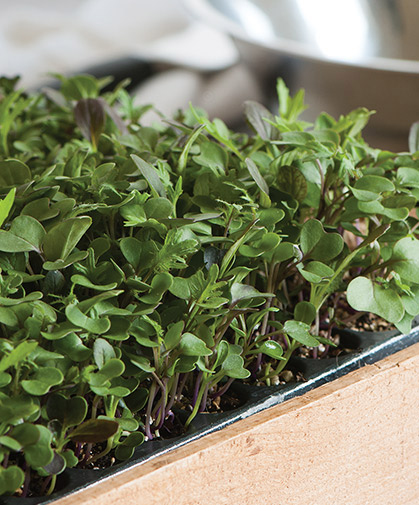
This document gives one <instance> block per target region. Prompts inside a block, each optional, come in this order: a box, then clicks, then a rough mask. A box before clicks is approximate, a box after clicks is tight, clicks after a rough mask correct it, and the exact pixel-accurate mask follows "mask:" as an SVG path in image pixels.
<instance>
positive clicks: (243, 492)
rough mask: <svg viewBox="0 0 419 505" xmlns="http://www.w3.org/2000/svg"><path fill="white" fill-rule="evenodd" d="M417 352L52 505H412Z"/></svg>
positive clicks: (417, 433) (416, 498)
mask: <svg viewBox="0 0 419 505" xmlns="http://www.w3.org/2000/svg"><path fill="white" fill-rule="evenodd" d="M418 384H419V344H416V345H414V346H412V347H410V348H408V349H406V350H404V351H401V352H399V353H397V354H395V355H393V356H391V357H390V358H387V359H385V360H383V361H380V362H379V363H377V364H375V365H369V366H366V367H364V368H361V369H359V370H356V371H355V372H352V373H350V374H348V375H346V376H345V377H342V378H341V379H338V380H336V381H334V382H333V383H331V384H326V385H324V386H321V387H320V388H318V389H316V390H314V391H312V392H310V393H307V394H305V395H304V396H302V397H300V398H296V399H293V400H290V401H288V402H286V403H283V404H281V405H278V406H275V407H272V408H270V409H268V410H266V411H263V412H261V413H259V414H256V415H254V416H251V417H250V418H247V419H245V420H242V421H239V422H238V423H235V424H233V425H231V426H229V427H228V428H226V429H224V430H221V431H220V432H218V433H213V434H211V435H208V436H206V437H204V438H203V439H201V440H197V441H195V442H192V443H191V444H189V445H187V446H185V447H182V448H180V449H177V450H175V451H173V452H171V453H169V454H167V455H165V456H160V457H157V458H156V459H154V460H152V461H150V462H148V463H145V464H143V465H141V466H139V467H138V468H132V469H130V470H128V471H126V472H125V473H124V474H122V475H120V476H118V477H114V478H110V479H108V480H106V481H103V482H101V483H99V484H97V485H94V486H92V487H90V488H88V489H87V490H85V491H83V492H80V493H76V494H74V495H72V496H70V497H67V498H64V499H61V500H60V501H58V502H57V505H84V504H86V505H87V504H88V505H108V504H109V505H110V504H113V505H115V504H121V505H122V504H123V505H142V504H144V505H201V504H202V505H224V504H228V505H236V504H237V505H238V504H240V505H258V504H262V505H354V504H357V505H358V504H359V505H418V504H419V477H418V476H419V387H418Z"/></svg>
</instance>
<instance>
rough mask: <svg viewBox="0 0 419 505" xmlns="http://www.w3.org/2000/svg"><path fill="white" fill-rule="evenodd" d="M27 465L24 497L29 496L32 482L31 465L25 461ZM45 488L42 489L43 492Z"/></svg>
mask: <svg viewBox="0 0 419 505" xmlns="http://www.w3.org/2000/svg"><path fill="white" fill-rule="evenodd" d="M24 466H25V480H24V482H23V490H22V495H21V496H22V498H26V497H27V496H28V492H29V485H30V483H31V467H30V466H27V465H26V463H24ZM43 491H44V489H42V494H44V493H43Z"/></svg>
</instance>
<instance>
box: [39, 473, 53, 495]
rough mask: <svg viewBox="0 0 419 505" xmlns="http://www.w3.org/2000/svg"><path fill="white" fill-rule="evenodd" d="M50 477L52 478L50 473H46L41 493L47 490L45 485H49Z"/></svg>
mask: <svg viewBox="0 0 419 505" xmlns="http://www.w3.org/2000/svg"><path fill="white" fill-rule="evenodd" d="M51 479H52V475H48V477H47V478H46V479H45V480H44V483H43V484H42V488H41V495H44V494H45V491H46V490H47V487H48V486H49V483H50V482H51Z"/></svg>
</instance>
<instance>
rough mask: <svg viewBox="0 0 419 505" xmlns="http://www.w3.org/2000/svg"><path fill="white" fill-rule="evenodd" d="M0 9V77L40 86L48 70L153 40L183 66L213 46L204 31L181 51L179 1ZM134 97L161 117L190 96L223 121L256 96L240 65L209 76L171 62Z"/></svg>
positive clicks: (183, 17) (58, 2)
mask: <svg viewBox="0 0 419 505" xmlns="http://www.w3.org/2000/svg"><path fill="white" fill-rule="evenodd" d="M0 9H1V12H2V15H1V16H0V75H8V76H13V75H17V74H18V75H20V76H21V85H22V86H23V87H29V88H30V87H32V88H33V87H37V86H39V85H41V84H42V83H43V82H45V81H46V80H47V78H46V76H47V73H48V72H58V73H74V72H77V71H78V70H81V69H84V68H86V67H88V66H89V65H95V64H97V63H102V62H106V61H107V60H112V59H115V58H116V57H118V56H121V57H123V56H125V55H131V54H135V53H136V52H137V51H140V52H145V53H147V50H148V49H150V48H156V47H157V46H158V49H159V51H158V52H159V55H163V56H164V55H165V51H167V55H168V59H169V60H172V59H173V57H172V55H173V54H176V51H177V48H179V49H178V53H179V55H181V56H182V58H183V60H182V58H181V60H182V61H184V60H185V64H186V65H188V63H189V62H188V58H189V59H190V60H191V66H192V67H194V66H195V65H196V62H199V61H200V59H201V56H202V62H203V65H204V66H205V61H206V60H205V56H206V57H207V59H208V58H209V57H210V56H211V57H212V58H213V59H214V44H212V43H211V41H208V45H207V46H205V42H206V41H205V37H202V39H203V40H200V43H199V45H196V51H195V54H194V53H193V50H194V46H195V44H189V46H190V47H188V50H189V51H191V52H190V53H189V56H188V53H187V52H185V41H183V42H181V40H180V38H179V40H177V39H176V38H175V37H174V36H175V35H176V34H177V33H182V32H183V31H184V30H186V29H187V27H188V26H190V23H191V21H190V19H189V17H188V16H187V13H186V12H185V11H184V9H183V7H182V5H181V2H180V1H179V0H153V1H150V0H118V1H115V0H35V1H34V0H14V1H13V2H10V0H0ZM182 43H183V45H182ZM227 49H229V50H232V51H234V49H233V48H232V47H230V48H228V47H227ZM185 53H186V55H185ZM175 59H176V58H175ZM232 60H233V59H232ZM136 95H137V96H136V100H137V101H139V102H143V103H154V104H155V105H156V107H157V108H158V109H159V110H161V111H162V112H163V113H165V114H168V115H170V114H172V113H173V112H174V111H175V110H176V109H178V108H184V107H186V106H187V105H188V102H189V101H191V102H192V103H193V104H194V105H196V106H201V107H204V108H206V109H207V110H208V112H209V114H210V116H212V117H214V116H217V117H221V118H222V119H224V120H226V121H227V122H231V121H236V120H237V118H238V117H239V116H240V114H241V105H242V102H243V101H244V100H246V99H254V100H258V99H260V98H261V97H260V91H259V88H258V86H257V84H256V80H255V78H254V77H253V76H252V75H251V73H250V72H249V71H247V69H246V68H245V67H244V66H243V65H241V64H238V65H237V64H236V65H232V66H231V67H230V68H225V69H224V70H220V71H219V72H216V73H212V74H209V73H206V72H199V71H193V70H191V69H185V68H184V66H183V68H181V67H178V68H173V69H172V70H168V71H166V72H164V73H161V74H159V75H157V76H155V77H153V78H151V79H150V80H149V81H147V82H146V83H144V85H142V86H141V87H140V88H139V89H138V90H137V92H136Z"/></svg>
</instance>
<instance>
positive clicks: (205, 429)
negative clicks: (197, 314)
mask: <svg viewBox="0 0 419 505" xmlns="http://www.w3.org/2000/svg"><path fill="white" fill-rule="evenodd" d="M339 334H340V342H341V346H342V347H344V348H349V349H353V352H350V353H348V354H345V355H340V356H338V357H335V358H325V359H317V360H314V359H308V358H293V359H292V361H291V362H290V366H291V368H292V369H294V371H298V372H300V373H302V375H303V377H304V379H305V381H304V382H297V383H290V384H286V385H280V386H271V387H258V386H248V385H245V384H236V385H235V388H236V391H238V392H239V394H240V396H241V397H242V399H243V400H244V403H243V405H242V406H241V407H238V408H237V409H234V410H231V411H228V412H223V413H221V414H198V416H197V418H196V419H195V420H194V422H193V423H192V425H191V427H190V429H189V430H188V432H187V433H185V434H184V435H181V436H178V437H176V438H172V439H170V440H153V441H150V442H146V443H144V444H143V445H142V446H141V447H139V448H138V449H137V450H136V452H135V454H134V456H133V457H132V458H131V459H130V460H128V461H125V462H123V463H120V464H117V465H115V466H113V467H111V468H107V469H105V470H83V469H80V470H79V469H67V470H65V471H64V472H63V474H61V475H60V478H59V481H58V489H57V490H56V492H54V493H53V494H52V495H50V496H47V497H45V496H43V497H30V498H17V497H0V504H1V505H35V504H38V503H42V504H45V505H46V504H48V503H53V502H54V501H55V500H58V499H59V498H62V497H64V496H67V495H69V494H71V493H73V492H75V491H78V490H80V489H84V488H86V487H88V486H90V485H92V484H93V483H96V482H98V481H100V480H104V479H107V478H109V477H113V476H115V475H117V474H119V473H122V472H124V471H125V470H127V469H128V468H133V467H135V466H139V465H141V464H143V463H145V462H146V461H150V460H151V459H153V458H156V457H157V456H160V455H162V454H165V453H167V452H170V451H173V450H174V449H176V448H178V447H182V446H183V445H185V444H187V443H189V442H192V441H193V440H196V439H199V438H201V437H203V436H205V435H207V434H209V433H213V432H215V431H218V430H221V429H222V428H224V427H226V426H228V425H230V424H232V423H235V422H237V421H239V420H241V419H245V418H246V417H249V416H251V415H253V414H255V413H257V412H261V411H262V410H265V409H267V408H269V407H272V406H273V405H278V404H279V403H282V402H284V401H286V400H290V399H291V398H295V397H297V396H301V395H303V394H304V393H306V392H307V391H311V390H313V389H315V388H317V387H319V386H321V385H323V384H326V383H328V382H331V381H333V380H335V379H337V378H339V377H342V376H343V375H346V374H347V373H349V372H352V371H353V370H356V369H358V368H361V367H363V366H364V365H368V364H372V363H375V362H377V361H380V360H382V359H384V358H386V357H387V356H390V355H392V354H394V353H396V352H398V351H400V350H402V349H405V348H407V347H409V346H410V345H413V344H415V343H417V342H419V326H416V327H415V328H414V329H413V330H412V331H411V332H410V333H409V334H408V335H401V334H400V333H398V332H397V331H385V332H381V333H372V332H357V331H352V330H340V331H339Z"/></svg>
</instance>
